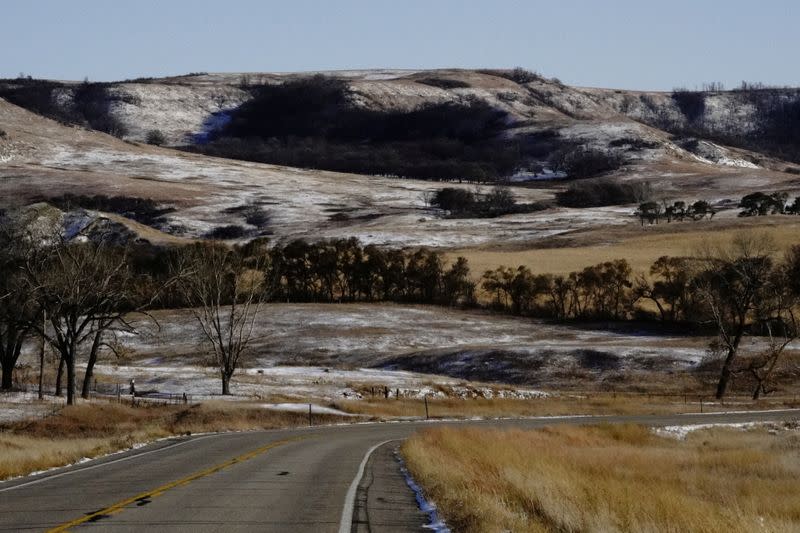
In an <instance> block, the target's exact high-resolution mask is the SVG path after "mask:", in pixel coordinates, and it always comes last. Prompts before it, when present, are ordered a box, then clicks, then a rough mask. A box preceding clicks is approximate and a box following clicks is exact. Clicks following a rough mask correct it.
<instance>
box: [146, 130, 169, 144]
mask: <svg viewBox="0 0 800 533" xmlns="http://www.w3.org/2000/svg"><path fill="white" fill-rule="evenodd" d="M145 142H146V143H147V144H152V145H153V146H161V145H163V144H165V143H166V142H167V138H166V137H165V136H164V133H163V132H162V131H161V130H150V131H148V132H147V135H146V136H145Z"/></svg>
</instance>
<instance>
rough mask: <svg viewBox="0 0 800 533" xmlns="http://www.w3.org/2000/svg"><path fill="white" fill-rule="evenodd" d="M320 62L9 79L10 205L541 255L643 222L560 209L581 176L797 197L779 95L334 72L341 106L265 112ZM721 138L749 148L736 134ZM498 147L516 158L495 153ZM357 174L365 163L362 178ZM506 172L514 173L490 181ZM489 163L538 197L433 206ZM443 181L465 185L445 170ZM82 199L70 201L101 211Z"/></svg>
mask: <svg viewBox="0 0 800 533" xmlns="http://www.w3.org/2000/svg"><path fill="white" fill-rule="evenodd" d="M311 74H314V73H306V74H198V75H188V76H180V77H173V78H163V79H143V80H136V81H126V82H119V83H109V84H86V83H76V82H42V81H39V80H6V81H3V82H0V94H2V95H3V96H4V97H5V99H6V100H5V101H4V100H0V129H2V130H3V131H5V135H4V136H2V137H0V180H1V181H0V189H2V191H3V194H2V198H3V199H2V203H3V204H4V206H5V207H9V206H18V205H24V204H28V203H32V202H39V201H43V200H51V201H53V199H55V200H58V199H59V198H61V197H62V196H63V195H64V194H71V195H77V196H78V197H80V196H82V195H83V196H91V195H95V194H104V195H107V196H110V197H114V196H121V197H125V198H128V199H146V200H151V205H152V207H153V208H154V209H157V210H161V211H164V213H165V214H163V215H162V216H160V217H158V218H157V219H156V220H155V221H150V222H145V223H147V224H149V226H151V227H149V228H148V229H147V230H146V231H145V230H144V228H143V227H142V226H141V225H140V226H137V227H136V228H134V231H135V232H136V233H138V234H140V235H141V234H142V233H143V232H144V233H148V235H147V237H144V238H147V239H148V240H153V241H158V240H159V239H160V238H163V239H166V240H168V239H170V238H175V237H178V238H201V237H208V236H215V237H221V238H232V239H235V238H247V237H252V236H256V235H267V236H271V237H273V238H278V239H283V238H294V237H305V238H314V239H316V238H332V237H344V236H347V237H349V236H356V237H358V238H360V239H362V240H363V241H365V242H374V243H377V244H385V245H393V246H409V245H427V246H435V247H444V248H460V249H464V248H470V247H475V246H481V247H484V248H485V247H496V246H511V247H512V248H513V249H526V248H536V247H539V246H541V245H544V243H546V245H547V246H548V247H552V246H565V245H566V246H569V245H570V243H572V242H573V240H574V239H575V238H576V237H580V236H582V237H580V238H579V239H578V241H580V242H585V241H587V237H586V235H587V231H588V232H589V235H597V236H598V237H597V238H591V239H588V240H589V241H590V243H594V244H597V243H602V242H603V238H602V237H600V236H601V235H605V234H606V233H607V230H608V228H611V227H617V228H621V230H618V231H615V232H613V234H614V235H616V238H619V237H620V231H622V232H623V233H626V232H627V233H632V232H640V231H642V230H641V228H640V227H639V224H638V221H637V220H636V219H635V218H634V217H633V211H634V209H635V202H633V201H630V200H627V201H625V202H623V203H627V204H628V205H622V206H607V207H595V208H582V209H573V208H567V207H558V206H556V205H555V201H554V198H555V196H556V194H557V193H558V192H559V191H562V190H564V189H565V187H567V186H569V185H570V184H571V183H573V182H575V181H574V180H572V179H570V178H583V177H586V178H593V179H599V178H602V179H604V180H607V179H617V180H620V181H623V182H629V183H647V184H648V186H647V189H646V190H648V191H649V192H648V194H649V196H650V197H651V198H652V199H654V200H657V201H661V200H667V201H672V200H685V201H693V200H696V199H704V200H707V201H709V202H711V203H712V204H715V205H717V206H718V207H719V208H725V207H730V206H732V205H735V203H736V202H738V199H739V198H741V197H742V196H743V195H744V194H747V193H750V192H754V191H761V190H764V191H783V192H786V193H787V194H789V195H790V196H794V195H796V194H797V192H798V191H800V177H799V176H798V175H797V173H796V172H797V171H796V170H794V169H795V168H796V167H794V166H793V164H792V163H790V162H787V161H784V160H782V159H779V158H776V157H775V156H774V154H780V153H784V154H789V155H791V153H790V151H787V150H785V144H786V143H783V144H781V143H773V144H772V145H769V143H767V145H765V144H764V143H766V141H765V140H764V139H761V140H760V141H758V142H756V141H754V140H753V139H754V138H755V137H757V134H758V133H759V132H761V133H763V132H764V131H767V130H769V128H773V130H774V126H775V124H773V122H774V116H773V115H774V113H772V111H770V110H771V109H773V108H768V107H767V104H766V103H764V102H762V101H761V100H764V99H765V98H766V97H763V98H762V97H761V96H759V95H762V96H763V95H764V94H767V93H759V92H758V91H755V93H752V92H751V93H747V94H745V93H743V92H741V91H740V92H716V93H713V94H712V93H709V94H704V95H703V96H702V104H699V103H698V101H697V100H698V97H697V96H696V95H695V96H683V97H676V96H675V95H674V94H671V93H642V92H635V91H618V90H607V89H587V88H576V87H568V86H565V85H563V84H561V83H560V82H558V81H557V80H550V79H546V78H543V77H541V76H538V75H534V74H532V73H524V72H522V73H521V72H516V71H514V72H509V71H466V70H440V71H393V70H378V71H351V72H334V73H325V74H326V75H327V77H326V78H325V80H326V81H325V83H329V84H331V86H332V87H333V89H330V90H327V89H326V90H327V92H324V91H323V93H314V92H313V91H312V92H311V93H310V94H311V96H317V95H318V94H322V95H323V96H324V97H325V98H331V99H332V100H331V101H332V102H334V103H336V102H337V100H336V99H337V98H338V99H343V100H342V101H341V102H340V104H338V105H329V103H330V102H328V103H326V100H324V99H323V101H322V102H319V101H318V102H317V103H316V104H314V106H312V107H313V109H308V108H302V107H301V108H297V109H293V110H290V111H285V112H284V111H281V112H280V113H279V115H278V116H277V118H275V120H273V121H271V122H270V121H269V120H265V119H264V117H263V116H262V115H259V114H258V113H265V112H274V109H275V106H276V105H282V104H283V103H285V102H289V103H296V102H301V103H302V102H303V101H304V100H303V98H306V99H308V98H309V96H308V94H306V95H305V96H304V95H303V94H299V93H298V91H299V90H301V89H302V90H307V89H308V87H309V85H308V84H307V83H306V81H307V80H308V79H309V76H310V75H311ZM331 80H332V81H331ZM311 87H312V89H314V90H316V88H315V86H314V85H313V83H312V85H311ZM771 91H772V92H770V93H769V94H772V95H776V94H777V95H779V96H780V99H781V101H783V102H784V103H785V104H786V105H790V104H791V102H793V101H794V100H792V99H793V98H796V97H797V93H796V91H793V90H784V91H783V92H780V91H777V90H771ZM298 94H299V96H298ZM752 94H756V96H752ZM743 95H744V96H743ZM682 98H683V100H682ZM692 98H694V100H692ZM758 98H761V100H759V102H761V103H760V104H759V103H758V102H756V99H758ZM776 98H777V97H776ZM287 99H288V100H287ZM743 99H749V100H747V102H750V104H747V103H746V102H745V103H742V102H744V100H743ZM687 100H689V102H688V103H687ZM10 101H15V102H17V103H18V104H21V105H24V106H26V107H27V108H28V109H27V110H26V109H23V108H22V107H20V106H18V105H14V104H12V103H10ZM692 102H694V103H693V104H692ZM753 102H756V103H753ZM33 111H36V112H38V113H39V114H37V113H34V112H33ZM281 113H282V114H281ZM770 113H772V114H770ZM41 114H44V115H48V116H50V117H53V118H55V119H56V120H53V119H48V118H43V117H42V116H41ZM266 116H267V117H269V116H272V115H266ZM440 117H444V118H443V119H442V120H439V122H440V123H442V124H437V123H436V122H437V120H438V119H439V118H440ZM326 118H327V119H328V120H327V122H326V121H325V119H326ZM770 120H772V122H769V121H770ZM764 121H767V122H764ZM75 124H80V125H75ZM319 124H321V127H319V128H315V125H319ZM92 128H94V129H95V130H105V131H109V132H110V133H113V134H114V135H116V137H115V136H114V135H107V134H104V133H102V132H100V131H92ZM151 130H159V131H160V132H161V133H163V136H164V140H165V143H166V146H169V147H170V148H167V147H156V146H150V145H147V144H144V143H143V141H144V140H145V139H146V137H147V132H149V131H151ZM773 130H769V131H773ZM320 131H321V133H320ZM364 132H368V133H364ZM723 133H724V134H725V138H726V139H727V140H729V141H731V142H732V143H734V144H738V145H739V146H743V147H742V148H735V147H732V146H730V145H726V144H724V143H723V142H722V141H721V140H720V139H721V138H722V137H723ZM703 135H705V136H703ZM267 136H271V137H269V138H267ZM365 136H367V137H365ZM442 136H444V137H445V138H442ZM448 136H449V137H448ZM759 143H761V145H758V144H759ZM757 145H758V146H757ZM242 146H244V147H247V148H248V150H249V151H242V150H240V148H241V147H242ZM253 146H255V148H254V149H253V150H250V148H252V147H253ZM231 147H234V148H237V150H238V151H235V150H233V149H232V148H231ZM298 147H300V148H298ZM320 147H322V148H320ZM171 148H181V149H182V150H180V151H176V150H174V149H171ZM746 148H751V149H750V150H748V149H746ZM753 149H760V150H762V151H754V150H753ZM187 150H188V151H187ZM298 151H299V153H300V156H298ZM192 152H206V153H210V154H216V155H221V156H232V157H237V158H239V159H254V161H252V160H251V161H242V160H233V159H230V158H227V157H226V158H218V157H208V156H207V155H204V154H202V153H192ZM500 152H502V153H504V154H505V153H506V152H508V154H510V155H508V154H506V155H508V157H509V158H508V159H504V160H503V161H501V162H500V163H498V162H497V160H496V159H497V158H498V157H499V156H497V154H498V153H500ZM512 152H513V153H512ZM387 153H388V154H395V155H398V156H399V157H397V158H394V159H393V158H391V157H387V156H386V154H387ZM341 154H345V155H344V156H341ZM443 154H444V155H443ZM587 154H588V156H587ZM589 156H591V157H589ZM298 157H301V158H302V159H298ZM425 158H429V159H425ZM591 158H595V159H591ZM597 158H599V159H600V161H599V163H598V161H597ZM587 159H591V160H590V161H588V162H587ZM607 160H608V161H611V162H612V163H613V164H608V165H606V162H607ZM259 161H267V162H271V163H275V162H277V163H280V164H265V163H263V162H259ZM408 161H411V162H412V163H411V166H408V164H407V162H408ZM428 162H429V163H431V164H430V165H428V164H427V163H428ZM422 163H426V164H424V165H423V164H422ZM434 163H435V164H434ZM393 165H394V166H393ZM414 165H416V166H414ZM313 167H317V168H320V169H324V168H326V167H332V168H333V169H334V170H344V171H340V172H331V171H328V170H315V169H314V168H313ZM359 169H365V170H364V172H363V173H358V172H353V170H356V171H358V170H359ZM375 169H380V170H375ZM397 169H399V170H397ZM436 169H440V171H441V175H440V174H438V173H437V172H439V171H437V170H436ZM502 169H505V170H506V171H508V169H512V171H510V172H506V175H500V174H493V172H500V171H501V170H502ZM462 170H463V173H462ZM453 172H455V174H453ZM473 173H474V174H473ZM373 174H382V175H380V176H376V175H373ZM397 174H399V176H398V175H397ZM404 174H405V175H414V176H417V175H419V176H421V177H424V178H427V179H407V178H402V175H404ZM462 174H463V177H464V178H465V180H463V181H464V183H459V182H460V181H462V180H461V177H462ZM475 176H480V179H479V181H482V182H484V183H485V182H491V181H492V180H496V179H498V178H499V179H502V180H504V181H507V180H510V181H511V184H512V187H511V188H510V190H511V191H512V193H513V195H514V196H515V197H516V200H517V202H519V203H521V204H523V205H529V206H537V207H536V209H529V210H527V211H526V212H519V213H516V214H507V215H505V216H496V217H494V218H469V217H467V218H463V217H461V218H453V217H450V216H447V213H446V212H443V211H442V210H440V209H436V208H434V207H431V206H430V205H429V202H430V198H431V195H432V194H433V192H435V191H436V190H439V189H441V188H442V187H445V186H448V187H449V186H453V187H457V188H463V189H470V190H472V189H473V188H474V186H473V185H470V184H469V183H467V181H469V179H470V178H473V179H477V178H475ZM437 177H438V178H450V179H451V182H449V183H447V184H442V183H441V182H439V181H437V180H436V179H431V178H437ZM454 177H458V181H459V182H456V183H453V182H452V180H453V178H454ZM488 190H489V186H488V185H485V184H484V185H483V191H484V193H485V192H486V191H488ZM60 201H61V203H62V204H63V203H64V200H63V198H61V200H60ZM81 202H84V204H85V199H84V200H82V199H81V198H77V199H73V200H72V203H74V204H75V207H87V206H86V205H81ZM68 203H69V202H68ZM95 204H96V202H95ZM99 206H100V207H97V205H95V207H93V208H91V209H89V211H90V214H89V216H94V215H92V214H91V213H95V212H97V211H102V210H103V207H102V206H103V204H102V202H101V203H100V204H99ZM548 206H549V207H548ZM541 208H546V209H544V210H540V209H541ZM118 214H123V215H125V216H128V215H127V213H119V212H118ZM735 214H736V213H735V211H724V210H723V211H722V212H720V214H719V216H718V218H717V219H715V221H714V222H715V223H718V224H723V225H728V224H732V225H736V224H738V222H737V221H736V216H735ZM133 218H134V220H138V219H137V218H136V217H135V216H133ZM720 220H721V221H722V222H718V221H720ZM726 221H727V222H726ZM122 222H123V223H124V219H122ZM139 222H141V220H139ZM132 224H133V223H132ZM626 228H627V229H626ZM160 234H161V235H163V237H159V235H160ZM167 235H169V236H171V237H168V236H167ZM553 239H556V240H555V241H554V240H553Z"/></svg>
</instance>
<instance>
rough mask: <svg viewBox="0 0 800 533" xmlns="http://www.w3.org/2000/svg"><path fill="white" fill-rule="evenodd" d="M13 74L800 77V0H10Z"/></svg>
mask: <svg viewBox="0 0 800 533" xmlns="http://www.w3.org/2000/svg"><path fill="white" fill-rule="evenodd" d="M0 8H1V9H0V37H2V38H1V39H0V77H16V76H18V75H19V74H20V73H24V74H25V75H31V76H33V77H37V78H52V79H61V80H83V79H85V78H88V79H89V80H92V81H111V80H121V79H126V78H135V77H139V76H154V77H157V76H165V75H177V74H184V73H188V72H289V71H292V72H297V71H316V70H346V69H368V68H403V69H429V68H446V67H458V68H511V67H515V66H521V67H524V68H527V69H530V70H536V71H538V72H540V73H542V74H544V75H546V76H548V77H557V78H559V79H560V80H562V81H563V82H565V83H569V84H572V85H579V86H591V87H611V88H621V89H643V90H648V89H649V90H671V89H673V88H676V87H687V88H695V87H700V86H701V85H702V84H703V83H705V82H717V81H719V82H722V83H724V84H725V86H727V87H734V86H737V85H739V84H740V83H741V81H743V80H747V81H753V82H756V81H758V82H762V83H765V84H769V85H800V69H798V68H796V67H797V52H798V51H800V31H798V24H800V2H798V1H797V0H760V1H756V0H727V1H725V0H671V1H663V0H661V1H657V2H656V1H650V0H638V1H635V0H616V1H615V0H594V1H591V0H583V1H582V0H547V1H538V0H528V1H525V0H494V1H488V0H486V1H471V0H427V1H423V0H391V1H390V0H335V1H325V0H318V1H311V0H291V1H290V0H287V1H269V0H261V1H259V0H224V1H223V0H216V1H213V2H212V1H207V0H192V1H183V0H171V1H170V0H159V1H154V0H136V1H135V2H132V1H131V2H129V1H119V2H118V1H108V0H102V1H101V0H69V1H67V0H2V2H1V3H0Z"/></svg>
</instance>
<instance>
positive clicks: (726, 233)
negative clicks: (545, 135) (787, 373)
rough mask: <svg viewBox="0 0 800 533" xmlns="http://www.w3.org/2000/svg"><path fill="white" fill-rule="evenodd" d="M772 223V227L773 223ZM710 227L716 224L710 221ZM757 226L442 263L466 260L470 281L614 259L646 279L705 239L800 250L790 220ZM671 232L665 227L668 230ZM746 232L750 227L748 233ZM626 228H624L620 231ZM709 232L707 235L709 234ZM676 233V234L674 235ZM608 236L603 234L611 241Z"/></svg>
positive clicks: (487, 253) (654, 234)
mask: <svg viewBox="0 0 800 533" xmlns="http://www.w3.org/2000/svg"><path fill="white" fill-rule="evenodd" d="M776 221H777V222H776ZM715 222H716V221H715ZM760 222H762V224H761V225H758V226H753V225H752V224H750V225H748V226H746V228H739V227H735V228H729V227H726V226H719V225H715V226H711V225H709V224H705V223H697V224H694V223H691V224H690V223H683V224H670V225H667V224H662V225H661V226H662V227H660V228H652V229H651V228H645V230H642V231H639V230H638V229H636V228H638V226H634V229H633V230H631V229H626V230H625V233H624V234H622V235H620V236H618V237H615V236H612V237H611V238H610V239H609V240H610V243H608V244H604V243H597V244H589V245H579V246H574V247H564V248H538V249H530V250H493V249H463V250H456V251H453V252H448V253H447V254H446V256H447V258H448V259H449V260H450V261H451V262H454V261H455V259H456V258H457V257H458V256H464V257H466V258H467V259H468V260H469V266H470V270H471V271H472V274H473V276H474V277H476V278H478V277H480V276H481V275H482V274H483V272H484V271H486V270H491V269H495V268H497V267H499V266H501V265H504V266H510V267H517V266H519V265H525V266H527V267H528V268H530V269H531V271H533V272H534V273H536V274H568V273H570V272H573V271H576V270H580V269H582V268H584V267H587V266H591V265H595V264H597V263H601V262H604V261H612V260H614V259H626V260H627V261H628V262H629V263H630V264H631V266H632V267H633V271H634V272H637V273H647V272H648V271H649V270H650V265H652V264H653V262H655V260H656V259H658V258H659V257H661V256H662V255H670V256H685V255H690V254H691V253H692V252H693V251H694V250H695V249H696V248H697V247H699V246H702V244H703V243H704V242H706V241H708V240H710V239H713V240H714V241H724V240H726V239H727V240H729V239H731V238H732V237H733V236H734V235H735V234H736V233H737V232H741V231H742V230H743V229H747V230H752V231H757V232H763V233H766V234H769V235H770V236H771V237H772V239H773V240H774V241H775V245H776V246H777V247H778V249H786V248H788V247H789V246H791V245H794V244H800V238H799V237H798V236H800V223H798V222H797V221H796V220H795V218H794V217H786V216H778V217H764V220H763V221H760ZM668 226H671V227H668ZM751 226H752V227H751ZM626 228H627V227H626ZM712 229H713V231H712ZM676 230H677V231H676ZM613 231H614V230H609V233H611V235H613Z"/></svg>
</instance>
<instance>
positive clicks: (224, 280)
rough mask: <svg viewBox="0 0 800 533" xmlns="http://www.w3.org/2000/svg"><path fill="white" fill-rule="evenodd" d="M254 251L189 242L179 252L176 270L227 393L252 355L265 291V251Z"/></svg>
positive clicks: (183, 292) (174, 266)
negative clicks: (246, 358)
mask: <svg viewBox="0 0 800 533" xmlns="http://www.w3.org/2000/svg"><path fill="white" fill-rule="evenodd" d="M251 252H252V253H250V254H248V253H245V251H244V250H243V249H238V248H230V247H228V246H225V245H222V244H217V243H203V244H197V245H192V246H187V247H185V248H184V249H182V250H181V251H180V252H179V253H178V254H177V259H176V261H175V263H174V264H173V274H174V275H175V276H176V279H177V280H178V287H179V288H180V291H181V293H182V295H183V297H184V299H185V301H186V302H187V303H188V304H189V305H190V306H191V308H192V313H193V314H194V317H195V319H196V320H197V323H198V324H199V325H200V328H201V330H202V331H203V336H204V337H205V340H206V344H207V345H208V346H209V347H210V349H211V351H212V354H213V357H214V363H215V365H216V367H217V368H218V370H219V373H220V378H221V380H222V394H230V393H231V391H230V381H231V378H232V377H233V375H234V373H235V372H236V369H237V368H238V367H239V365H240V363H241V362H242V361H243V358H244V357H245V356H246V355H247V353H248V351H249V348H250V345H251V341H252V340H253V338H254V336H253V331H254V325H255V320H256V317H257V315H258V311H259V309H260V306H261V303H262V302H263V300H264V296H265V294H264V293H265V285H266V284H265V283H264V271H265V270H266V261H267V257H268V256H267V253H266V250H264V249H261V248H256V249H255V250H251Z"/></svg>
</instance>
